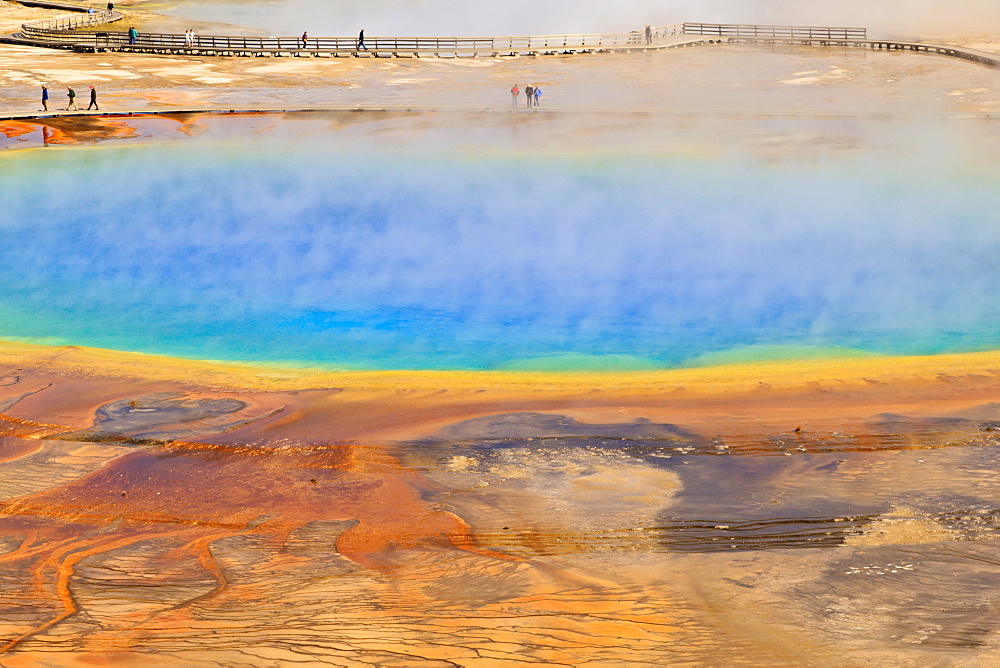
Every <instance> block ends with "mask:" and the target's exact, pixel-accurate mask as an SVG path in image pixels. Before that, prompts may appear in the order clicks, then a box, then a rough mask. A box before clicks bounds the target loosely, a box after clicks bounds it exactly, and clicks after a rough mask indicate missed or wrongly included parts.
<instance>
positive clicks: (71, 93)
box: [66, 86, 80, 111]
mask: <svg viewBox="0 0 1000 668" xmlns="http://www.w3.org/2000/svg"><path fill="white" fill-rule="evenodd" d="M66 91H67V92H66V97H68V98H69V104H67V105H66V111H71V110H72V111H80V108H79V107H78V106H76V91H75V90H73V89H72V88H70V87H68V86H67V87H66Z"/></svg>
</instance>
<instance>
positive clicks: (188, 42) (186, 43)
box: [184, 30, 191, 49]
mask: <svg viewBox="0 0 1000 668" xmlns="http://www.w3.org/2000/svg"><path fill="white" fill-rule="evenodd" d="M184 48H185V49H190V48H191V31H190V30H185V31H184Z"/></svg>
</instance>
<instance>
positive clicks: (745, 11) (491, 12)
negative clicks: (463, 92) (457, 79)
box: [173, 0, 1000, 37]
mask: <svg viewBox="0 0 1000 668" xmlns="http://www.w3.org/2000/svg"><path fill="white" fill-rule="evenodd" d="M173 13H174V14H175V15H177V16H183V17H187V18H191V19H198V20H204V21H218V22H223V23H232V24H236V25H243V26H248V27H253V28H257V29H259V30H263V31H265V32H268V33H270V34H275V35H278V34H281V35H297V34H300V33H301V32H302V31H303V30H308V31H309V32H310V33H311V34H313V35H317V36H319V35H326V36H343V35H353V34H356V33H357V31H358V30H359V29H361V28H365V30H366V34H367V35H369V36H372V37H375V36H380V35H383V36H392V35H397V36H403V35H433V36H447V35H456V36H476V35H528V34H531V35H537V34H561V33H588V32H619V31H623V32H624V31H629V30H635V29H640V28H642V26H644V25H645V24H647V23H648V24H653V25H667V24H671V23H680V22H684V21H701V22H716V23H758V24H794V25H830V26H851V27H865V28H869V29H870V30H871V31H872V34H873V35H878V36H896V35H909V34H921V35H923V34H926V35H937V36H940V35H946V34H969V33H975V34H982V33H984V32H1000V2H996V1H995V0H965V1H963V2H950V3H944V2H936V1H934V0H878V1H875V2H873V1H869V0H842V1H839V2H803V1H802V0H710V1H708V2H705V1H702V0H633V1H630V2H604V1H601V2H596V1H594V0H588V1H584V2H581V1H579V0H540V1H536V0H506V1H505V2H472V1H470V0H368V1H365V2H361V1H360V0H280V1H278V2H259V3H255V2H249V3H230V2H204V3H202V2H186V3H181V4H179V5H178V6H177V8H176V10H174V12H173Z"/></svg>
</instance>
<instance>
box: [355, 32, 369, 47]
mask: <svg viewBox="0 0 1000 668" xmlns="http://www.w3.org/2000/svg"><path fill="white" fill-rule="evenodd" d="M357 49H364V50H365V51H367V50H368V47H367V46H365V29H364V28H362V29H361V32H359V33H358V46H357Z"/></svg>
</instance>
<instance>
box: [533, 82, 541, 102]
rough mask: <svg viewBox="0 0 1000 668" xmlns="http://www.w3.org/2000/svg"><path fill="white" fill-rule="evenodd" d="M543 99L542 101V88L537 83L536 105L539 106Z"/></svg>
mask: <svg viewBox="0 0 1000 668" xmlns="http://www.w3.org/2000/svg"><path fill="white" fill-rule="evenodd" d="M541 101H542V89H541V88H539V87H538V84H535V106H536V107H537V106H538V103H539V102H541Z"/></svg>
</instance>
